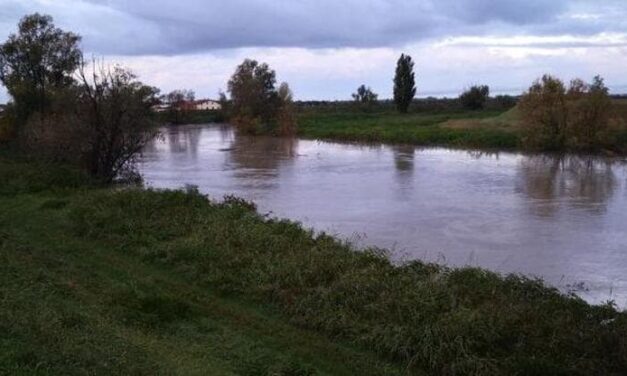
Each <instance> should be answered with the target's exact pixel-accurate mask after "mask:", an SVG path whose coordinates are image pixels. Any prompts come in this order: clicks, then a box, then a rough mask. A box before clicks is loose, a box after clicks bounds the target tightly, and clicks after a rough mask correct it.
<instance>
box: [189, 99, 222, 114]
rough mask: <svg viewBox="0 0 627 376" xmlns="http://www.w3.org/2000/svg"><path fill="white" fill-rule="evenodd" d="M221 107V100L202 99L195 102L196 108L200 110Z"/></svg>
mask: <svg viewBox="0 0 627 376" xmlns="http://www.w3.org/2000/svg"><path fill="white" fill-rule="evenodd" d="M221 108H222V105H220V102H217V101H214V100H211V99H201V100H198V101H196V102H194V109H195V110H198V111H216V110H219V109H221Z"/></svg>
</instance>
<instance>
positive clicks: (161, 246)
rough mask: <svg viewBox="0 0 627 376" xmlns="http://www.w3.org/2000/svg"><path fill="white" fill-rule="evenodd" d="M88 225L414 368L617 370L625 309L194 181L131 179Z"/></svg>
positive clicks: (88, 204)
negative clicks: (187, 189)
mask: <svg viewBox="0 0 627 376" xmlns="http://www.w3.org/2000/svg"><path fill="white" fill-rule="evenodd" d="M71 213H72V216H71V218H72V221H73V224H74V226H75V228H76V230H77V231H78V233H79V234H81V236H86V237H88V238H89V239H94V240H97V241H101V242H105V243H106V244H110V246H111V247H113V248H117V249H120V250H123V251H124V252H129V251H130V252H134V253H135V254H136V255H137V256H139V257H142V258H143V259H144V260H146V261H150V262H153V263H156V264H158V265H164V266H165V267H167V268H171V270H173V271H175V272H176V273H181V274H182V275H184V276H185V278H186V279H187V280H189V281H194V282H195V283H198V284H199V285H200V286H204V287H205V288H206V289H215V290H217V291H220V292H221V293H222V294H229V295H230V296H238V297H240V298H243V299H251V300H253V301H257V302H259V303H260V304H268V305H270V306H274V307H277V308H279V309H280V310H281V312H282V313H283V315H285V316H286V318H288V319H289V320H290V322H292V323H294V324H297V325H298V326H301V327H305V328H309V329H312V330H315V331H318V332H321V333H325V334H326V335H328V336H330V337H331V338H336V339H344V340H347V341H350V342H352V343H354V344H355V345H356V346H359V347H360V348H363V349H368V350H371V351H373V352H375V353H378V354H380V355H384V356H387V357H390V359H396V360H397V361H398V362H400V363H401V364H403V365H404V366H406V367H408V372H409V373H418V374H420V373H421V372H424V371H426V372H428V373H430V374H472V375H500V374H527V373H531V372H540V373H547V372H548V373H553V374H581V375H585V374H590V373H601V374H608V375H611V374H616V375H618V374H620V373H621V372H622V371H623V370H624V369H625V367H627V357H626V354H627V353H625V352H624V351H623V350H624V349H625V346H627V343H626V342H625V338H627V337H626V336H625V334H626V333H627V319H626V316H625V314H622V313H618V312H616V311H615V310H614V309H613V308H612V307H611V306H609V305H608V306H598V307H593V306H589V305H588V304H586V303H585V302H583V301H581V300H580V299H578V298H574V297H568V296H563V295H561V294H560V293H559V292H558V291H557V290H555V289H552V288H548V287H545V286H544V285H543V284H542V282H540V281H537V280H529V279H526V278H523V277H519V276H508V277H500V276H498V275H496V274H493V273H490V272H487V271H485V270H480V269H474V268H465V269H447V268H444V267H440V266H436V265H426V264H423V263H420V262H412V263H408V264H404V265H402V266H395V265H394V264H392V263H391V262H390V261H389V260H388V258H387V257H386V253H385V252H384V251H381V250H377V249H370V250H364V251H362V252H355V251H354V249H353V248H351V246H350V245H347V244H344V243H342V242H339V241H337V240H335V239H333V238H331V237H329V236H327V235H325V234H318V235H316V234H313V233H312V232H311V231H307V230H304V229H303V228H301V226H299V225H298V224H296V223H292V222H289V221H283V220H276V219H266V218H264V217H262V216H260V215H258V214H256V213H254V212H252V211H250V210H243V209H242V207H241V206H240V205H235V206H233V205H230V204H229V205H223V204H220V203H213V202H211V201H208V200H206V199H205V198H203V197H202V196H200V195H198V193H193V192H192V193H187V194H186V193H182V192H157V191H141V190H127V191H119V192H103V193H99V194H94V195H89V196H87V197H85V199H83V200H81V201H80V202H78V203H76V204H75V205H74V206H73V207H72V209H71Z"/></svg>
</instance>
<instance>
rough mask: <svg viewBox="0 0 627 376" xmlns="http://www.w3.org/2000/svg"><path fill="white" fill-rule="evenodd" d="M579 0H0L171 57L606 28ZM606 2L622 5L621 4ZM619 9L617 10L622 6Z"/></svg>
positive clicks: (108, 48)
mask: <svg viewBox="0 0 627 376" xmlns="http://www.w3.org/2000/svg"><path fill="white" fill-rule="evenodd" d="M573 4H575V5H576V6H580V7H581V8H582V9H583V10H585V9H586V8H585V6H586V4H594V3H593V2H590V1H585V0H570V1H568V0H551V1H546V0H510V1H504V0H423V1H416V0H343V1H338V0H301V1H294V0H230V1H217V0H216V1H201V0H179V1H171V0H167V1H166V0H133V1H129V0H110V1H95V0H89V1H71V0H56V1H54V2H50V1H43V0H33V1H30V2H29V1H18V0H0V5H1V8H2V10H3V12H2V14H1V15H0V28H1V29H0V32H3V33H5V34H7V33H8V32H9V31H10V30H12V29H14V28H15V23H16V22H17V20H18V19H19V17H20V16H21V15H23V14H24V13H28V12H33V11H40V12H44V13H49V14H52V15H53V16H54V17H55V19H56V20H57V23H58V24H59V25H61V26H63V27H65V28H69V29H72V30H75V31H77V32H79V33H81V34H82V35H83V36H84V44H85V47H86V49H88V50H90V51H93V52H96V53H104V54H112V53H113V54H127V55H142V54H162V55H175V54H181V53H194V52H203V51H211V50H218V49H229V48H240V47H303V48H325V47H383V46H399V45H403V44H407V43H411V42H417V41H421V40H425V39H430V38H441V37H449V36H460V35H465V34H466V35H481V34H498V33H500V32H503V31H508V32H514V33H518V34H520V33H522V34H531V33H533V32H534V31H540V32H541V33H550V32H551V31H554V30H561V31H562V32H564V31H566V32H568V33H571V34H577V33H593V32H600V31H606V30H607V29H608V27H611V25H609V26H608V25H607V24H603V23H600V22H598V20H596V19H587V20H586V19H567V18H565V17H564V15H565V14H567V12H569V11H572V10H573V7H574V6H573ZM606 4H612V5H613V6H618V7H619V9H621V10H625V6H623V5H621V4H620V2H617V1H613V0H608V1H607V3H606ZM623 14H624V13H623Z"/></svg>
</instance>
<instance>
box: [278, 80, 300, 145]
mask: <svg viewBox="0 0 627 376" xmlns="http://www.w3.org/2000/svg"><path fill="white" fill-rule="evenodd" d="M278 95H279V99H280V102H281V107H280V108H279V112H278V114H277V124H278V128H277V134H279V135H281V136H293V135H294V134H296V117H295V116H294V103H293V96H294V94H293V93H292V90H291V89H290V87H289V85H288V84H287V82H283V83H281V85H280V86H279V90H278Z"/></svg>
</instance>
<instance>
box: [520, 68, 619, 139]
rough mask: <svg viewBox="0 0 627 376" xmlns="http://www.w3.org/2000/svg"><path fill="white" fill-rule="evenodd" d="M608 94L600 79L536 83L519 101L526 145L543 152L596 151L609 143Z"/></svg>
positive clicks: (548, 79) (549, 79)
mask: <svg viewBox="0 0 627 376" xmlns="http://www.w3.org/2000/svg"><path fill="white" fill-rule="evenodd" d="M611 104H612V103H611V100H610V98H609V91H608V89H607V87H605V84H604V82H603V79H602V78H601V77H600V76H597V77H595V78H594V80H593V82H592V84H588V83H586V82H584V81H583V80H580V79H574V80H572V81H571V82H570V84H569V86H568V87H567V86H566V85H565V84H564V82H563V81H562V80H560V79H558V78H556V77H553V76H550V75H545V76H543V77H542V78H541V79H539V80H537V81H536V82H535V83H534V84H533V85H532V86H531V87H530V88H529V90H528V91H527V92H526V93H525V94H524V95H523V96H522V98H521V100H520V104H519V107H520V110H521V113H522V121H523V127H524V130H523V131H524V135H525V136H524V139H523V142H524V144H525V145H526V146H527V147H529V148H533V149H541V150H563V149H571V150H593V149H598V148H602V147H604V146H605V145H606V144H608V134H607V131H608V125H609V124H608V123H609V112H610V109H611Z"/></svg>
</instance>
